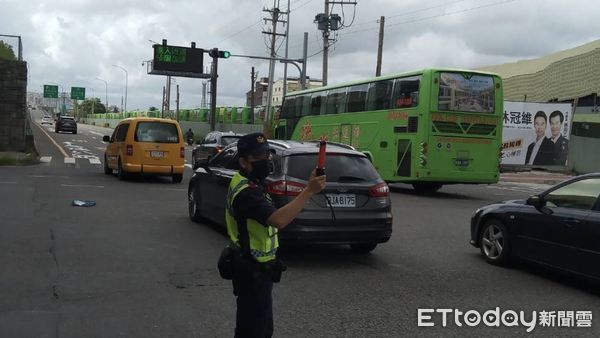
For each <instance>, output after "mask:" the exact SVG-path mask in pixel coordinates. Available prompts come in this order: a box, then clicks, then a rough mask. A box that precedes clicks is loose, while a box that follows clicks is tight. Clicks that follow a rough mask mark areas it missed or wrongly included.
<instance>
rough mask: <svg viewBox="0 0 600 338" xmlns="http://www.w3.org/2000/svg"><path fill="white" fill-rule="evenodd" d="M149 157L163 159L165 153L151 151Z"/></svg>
mask: <svg viewBox="0 0 600 338" xmlns="http://www.w3.org/2000/svg"><path fill="white" fill-rule="evenodd" d="M150 157H154V158H163V157H165V152H164V151H156V150H153V151H151V152H150Z"/></svg>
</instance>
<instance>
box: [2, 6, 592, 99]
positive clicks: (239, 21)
mask: <svg viewBox="0 0 600 338" xmlns="http://www.w3.org/2000/svg"><path fill="white" fill-rule="evenodd" d="M281 3H282V5H281V6H282V9H285V7H286V2H285V1H282V2H281ZM291 3H292V5H291V7H292V15H291V18H290V24H291V26H290V28H291V30H290V57H293V58H299V57H301V54H302V39H303V32H309V34H310V36H309V55H312V54H315V53H317V52H319V51H320V50H321V48H322V38H321V33H320V31H318V30H317V29H316V24H315V23H313V20H314V17H315V15H316V14H317V13H320V12H323V1H322V0H316V1H315V0H291ZM269 6H272V1H267V0H262V1H247V0H246V1H232V0H221V1H192V0H171V1H166V0H129V1H115V0H104V1H92V0H85V1H84V0H62V1H58V2H57V1H47V0H33V1H22V0H0V12H1V13H2V20H0V34H16V35H21V36H22V37H23V41H24V53H25V58H26V60H27V61H28V63H29V74H30V78H29V88H30V90H37V88H41V85H43V84H45V83H49V82H56V83H60V84H61V85H62V86H63V87H66V88H68V87H69V86H84V87H86V88H88V93H90V94H91V92H92V91H94V94H95V95H96V96H100V97H101V98H102V99H103V100H104V84H103V83H102V82H100V81H98V80H96V79H95V78H96V77H101V78H103V79H105V80H107V81H108V82H109V88H108V90H109V103H111V104H112V103H115V102H120V98H121V96H123V95H124V91H125V81H124V73H123V71H121V70H119V69H117V68H115V67H112V65H113V64H116V65H120V66H123V67H125V68H126V69H127V71H128V74H129V87H128V107H129V108H130V109H135V108H140V109H146V108H148V107H149V106H160V102H161V96H162V87H163V86H164V84H165V78H164V77H161V76H152V75H148V74H146V68H145V67H143V66H141V63H142V61H144V60H148V59H150V58H151V56H152V48H151V43H150V42H149V41H148V40H155V41H158V42H160V40H161V39H163V38H166V39H168V41H169V44H174V45H185V46H187V45H189V44H190V42H191V41H195V42H196V44H197V46H198V47H200V48H203V47H205V48H212V47H219V48H221V49H227V50H231V51H232V52H233V53H234V54H245V55H261V56H266V55H267V48H266V46H265V42H264V36H263V34H262V33H261V31H262V30H264V29H268V27H267V25H266V24H265V22H264V21H262V20H261V18H262V17H264V16H266V14H267V13H264V12H263V11H262V9H263V7H269ZM596 7H597V6H596V3H595V2H594V1H592V0H580V1H577V2H567V1H559V0H514V1H506V0H463V1H458V0H454V1H452V0H435V1H419V0H410V1H408V0H403V1H398V0H358V5H357V7H356V12H355V13H354V14H355V20H354V22H353V24H352V26H351V27H349V28H345V29H343V30H340V31H339V35H338V38H339V42H338V43H336V44H335V45H334V47H332V53H331V55H330V58H329V60H330V61H329V62H330V63H329V82H330V83H340V82H344V81H349V80H357V79H360V78H364V77H372V76H373V75H374V73H375V61H376V51H377V36H378V23H377V20H378V19H379V17H380V16H381V15H385V16H386V30H385V42H384V53H383V73H384V74H385V73H396V72H402V71H406V70H412V69H418V68H423V67H431V66H453V67H461V68H470V67H478V66H483V65H492V64H497V63H502V62H509V61H516V60H518V59H525V58H532V57H538V56H542V55H545V54H548V53H552V52H556V51H559V50H562V49H567V48H572V47H575V46H578V45H580V44H583V43H586V42H589V41H592V40H595V39H597V38H598V35H597V33H596V32H598V31H600V21H599V20H597V19H596V18H595V16H596V15H595V13H596ZM333 12H334V13H337V14H340V15H342V14H343V15H344V16H345V22H346V24H348V23H349V22H350V21H351V18H352V14H353V10H352V6H345V7H344V11H343V13H342V9H341V7H340V6H339V5H336V6H335V7H334V9H333ZM281 28H282V27H279V29H281ZM9 42H11V43H13V44H14V41H9ZM280 42H281V40H279V41H278V43H280ZM278 45H279V44H278ZM15 50H16V48H15ZM278 53H279V54H280V55H283V47H281V48H280V49H279V50H278ZM321 59H322V55H321V54H317V55H315V56H313V57H312V58H311V59H310V60H309V63H308V75H309V76H311V77H312V78H321V72H322V70H321ZM205 60H208V56H207V57H206V59H205ZM205 63H206V64H207V63H208V62H207V61H205ZM252 66H254V67H256V70H257V71H258V72H259V76H260V77H264V76H267V74H268V63H267V62H266V61H259V60H250V59H242V58H230V59H228V60H220V62H219V89H218V93H219V99H218V103H219V104H222V105H239V104H244V102H245V93H246V91H248V90H249V87H250V69H251V67H252ZM282 73H283V66H282V65H281V64H280V63H277V71H276V75H277V77H281V76H282ZM288 73H289V75H290V76H297V75H298V74H297V73H298V71H297V70H296V69H295V68H294V67H290V68H289V71H288ZM177 82H178V83H179V85H180V89H181V106H182V107H195V106H198V105H199V104H200V100H201V91H202V81H201V80H197V79H183V78H180V79H177ZM173 88H175V85H174V86H173ZM173 93H174V90H173ZM171 101H172V102H175V95H174V94H173V98H172V100H171Z"/></svg>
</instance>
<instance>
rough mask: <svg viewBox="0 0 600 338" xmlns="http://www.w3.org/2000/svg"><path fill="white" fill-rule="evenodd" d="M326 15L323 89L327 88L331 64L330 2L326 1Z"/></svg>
mask: <svg viewBox="0 0 600 338" xmlns="http://www.w3.org/2000/svg"><path fill="white" fill-rule="evenodd" d="M325 15H326V16H327V18H328V19H327V20H328V24H327V26H326V27H325V30H324V31H323V87H325V86H327V71H328V69H327V68H328V62H329V27H330V24H329V1H328V0H325Z"/></svg>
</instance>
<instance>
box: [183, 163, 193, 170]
mask: <svg viewBox="0 0 600 338" xmlns="http://www.w3.org/2000/svg"><path fill="white" fill-rule="evenodd" d="M184 166H186V167H188V168H190V169H192V165H191V164H187V163H186V164H184Z"/></svg>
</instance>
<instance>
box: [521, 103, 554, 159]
mask: <svg viewBox="0 0 600 338" xmlns="http://www.w3.org/2000/svg"><path fill="white" fill-rule="evenodd" d="M533 124H534V127H535V141H534V142H532V143H531V144H530V145H529V146H528V147H527V155H526V156H525V164H526V165H552V164H554V144H553V143H552V141H550V139H548V138H547V137H546V126H547V117H546V113H544V112H543V111H541V110H540V111H538V112H537V113H536V114H535V117H534V118H533Z"/></svg>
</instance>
